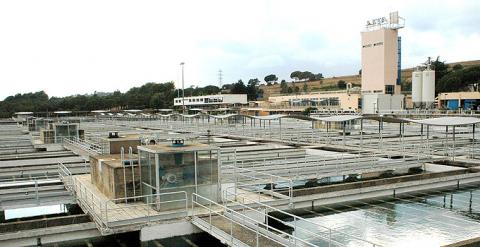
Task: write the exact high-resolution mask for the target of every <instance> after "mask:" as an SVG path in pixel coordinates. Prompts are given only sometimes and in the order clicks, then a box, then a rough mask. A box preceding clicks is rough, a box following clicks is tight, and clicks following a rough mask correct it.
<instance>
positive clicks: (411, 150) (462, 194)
mask: <svg viewBox="0 0 480 247" xmlns="http://www.w3.org/2000/svg"><path fill="white" fill-rule="evenodd" d="M404 27H405V19H404V18H402V17H400V16H399V14H398V12H392V13H390V14H389V16H388V17H382V18H376V19H373V20H369V21H367V24H366V26H365V29H364V30H363V31H362V32H361V47H360V49H361V58H362V59H361V60H362V61H361V66H362V67H361V68H362V69H361V77H359V78H360V82H361V86H360V87H355V86H353V83H351V82H346V83H344V84H345V85H342V87H343V86H345V90H342V91H319V92H310V93H304V94H300V93H296V94H293V93H291V94H288V95H274V94H273V93H272V95H271V96H270V97H269V98H268V99H264V100H263V102H262V101H260V100H249V99H250V98H249V95H247V94H235V93H231V94H229V93H224V92H222V91H221V90H220V92H219V93H218V94H210V93H205V94H201V95H193V94H192V95H190V96H188V95H187V96H185V91H186V90H185V88H182V94H180V90H177V91H176V92H177V93H178V94H176V95H174V96H169V97H172V99H173V102H170V103H171V104H170V105H171V106H172V108H161V109H132V108H127V107H116V108H111V109H106V108H101V109H100V107H97V108H96V110H93V111H74V110H59V111H49V110H48V109H47V111H45V112H26V111H18V112H15V113H14V114H13V115H12V116H11V117H9V118H2V119H0V246H62V247H63V246H88V247H92V246H122V247H124V246H141V247H146V246H148V247H150V246H152V247H168V246H190V247H206V246H219V247H220V246H235V247H246V246H254V247H259V246H311V247H343V246H344V247H357V246H367V247H380V246H394V247H400V246H444V247H460V246H463V247H467V246H480V131H479V130H478V125H479V124H480V117H479V116H480V115H479V114H480V112H479V111H477V110H476V109H475V107H478V105H479V102H480V96H479V95H478V89H477V91H475V90H473V91H475V92H473V91H472V92H463V93H462V92H455V93H453V92H452V93H448V92H442V93H439V94H438V97H437V98H435V95H436V92H435V91H436V89H435V76H436V73H435V68H434V67H433V65H432V63H433V61H432V60H431V59H430V58H428V60H427V61H426V62H425V63H422V64H421V65H419V66H418V67H416V68H415V69H414V70H412V71H409V73H410V74H411V80H412V90H411V97H410V95H406V94H404V91H402V83H401V82H402V78H401V77H402V60H401V57H402V47H401V42H402V39H401V37H400V36H399V35H398V34H399V30H400V29H401V28H404ZM180 65H181V66H182V67H181V68H182V82H183V66H184V65H185V64H184V63H183V62H182V63H181V64H180ZM277 79H278V78H277ZM242 83H243V82H242ZM479 83H480V82H479ZM305 85H306V88H307V89H308V86H307V84H306V83H305ZM477 86H478V85H477ZM192 88H193V87H192ZM135 90H138V91H139V93H138V94H141V89H138V88H136V89H135ZM135 90H133V91H135ZM272 91H273V90H272ZM170 92H175V91H173V90H172V91H170ZM95 97H96V94H95ZM155 97H156V98H154V100H152V102H153V101H155V100H156V101H160V99H161V98H162V97H166V96H165V95H164V94H157V95H155ZM465 97H467V98H465ZM476 97H477V98H478V99H477V98H476ZM407 98H409V100H410V103H411V104H407ZM123 100H125V101H128V100H130V99H128V98H123ZM129 102H130V101H129ZM408 105H410V106H408ZM443 106H447V107H446V109H444V108H443ZM454 106H456V108H455V107H454ZM307 109H308V111H307Z"/></svg>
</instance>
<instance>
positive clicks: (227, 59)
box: [0, 0, 480, 99]
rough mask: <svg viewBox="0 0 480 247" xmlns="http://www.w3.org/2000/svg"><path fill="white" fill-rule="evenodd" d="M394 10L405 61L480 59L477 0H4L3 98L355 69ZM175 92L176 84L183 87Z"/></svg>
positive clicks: (0, 22) (0, 32)
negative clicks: (366, 36) (377, 22)
mask: <svg viewBox="0 0 480 247" xmlns="http://www.w3.org/2000/svg"><path fill="white" fill-rule="evenodd" d="M394 10H398V11H399V13H400V15H401V16H403V17H404V18H405V19H406V27H405V28H404V29H402V30H401V31H400V34H401V36H402V39H403V57H402V59H403V65H404V67H410V66H413V65H416V64H418V63H420V62H422V61H424V60H425V59H426V57H428V56H432V57H436V56H438V55H440V56H441V58H442V59H444V60H446V61H447V62H453V61H461V60H473V59H480V48H479V44H480V27H479V24H480V15H479V14H478V13H479V12H480V1H477V0H471V1H442V0H432V1H430V0H428V1H427V0H424V1H418V0H417V1H405V0H402V1H366V0H362V1H342V0H337V1H314V0H312V1H303V0H297V1H281V0H271V1H268V0H265V1H264V0H252V1H249V0H242V1H228V0H219V1H210V0H202V1H195V0H191V1H183V0H175V1H159V0H157V1H133V0H132V1H122V0H112V1H102V0H92V1H90V0H82V1H68V0H58V1H49V0H46V1H38V0H31V1H28V0H19V1H15V0H5V1H1V2H0V89H1V90H0V99H3V98H4V97H6V96H8V95H12V94H15V93H26V92H32V91H39V90H45V91H46V92H47V93H48V94H49V95H50V96H65V95H71V94H84V93H92V92H94V91H113V90H116V89H118V90H121V91H125V90H127V89H129V88H130V87H133V86H139V85H142V84H143V83H145V82H165V81H171V80H173V81H176V82H178V81H180V80H179V79H180V66H179V63H180V62H182V61H184V62H185V84H186V86H190V85H208V84H218V75H217V74H218V70H219V69H222V70H223V74H224V82H226V83H229V82H233V81H236V80H238V79H243V80H248V79H249V78H255V77H258V78H259V79H261V80H263V77H264V76H265V75H267V74H269V73H274V74H277V75H278V76H279V78H280V79H288V77H289V75H290V72H292V71H294V70H309V71H312V72H315V73H319V72H321V73H323V74H324V75H325V76H339V75H346V74H354V73H357V72H358V70H359V69H360V31H362V30H363V28H364V25H365V23H366V21H367V20H369V19H372V18H375V17H382V16H387V15H388V13H389V12H391V11H394ZM177 86H179V84H178V83H177Z"/></svg>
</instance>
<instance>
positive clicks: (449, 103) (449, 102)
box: [447, 99, 458, 110]
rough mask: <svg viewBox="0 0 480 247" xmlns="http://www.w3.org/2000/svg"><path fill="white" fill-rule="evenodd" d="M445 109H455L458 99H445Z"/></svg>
mask: <svg viewBox="0 0 480 247" xmlns="http://www.w3.org/2000/svg"><path fill="white" fill-rule="evenodd" d="M447 109H449V110H457V109H458V100H456V99H451V100H447Z"/></svg>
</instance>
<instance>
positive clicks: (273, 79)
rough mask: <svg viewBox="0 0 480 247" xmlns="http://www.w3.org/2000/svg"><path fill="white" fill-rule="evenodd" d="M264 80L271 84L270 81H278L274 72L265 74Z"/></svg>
mask: <svg viewBox="0 0 480 247" xmlns="http://www.w3.org/2000/svg"><path fill="white" fill-rule="evenodd" d="M264 80H265V82H266V83H267V85H272V82H275V81H278V77H277V76H276V75H274V74H270V75H267V76H265V78H264Z"/></svg>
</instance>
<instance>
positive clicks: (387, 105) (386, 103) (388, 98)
mask: <svg viewBox="0 0 480 247" xmlns="http://www.w3.org/2000/svg"><path fill="white" fill-rule="evenodd" d="M404 108H405V107H404V96H403V95H402V94H396V95H390V94H363V95H362V113H364V114H375V113H382V112H389V111H398V110H402V109H404Z"/></svg>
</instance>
